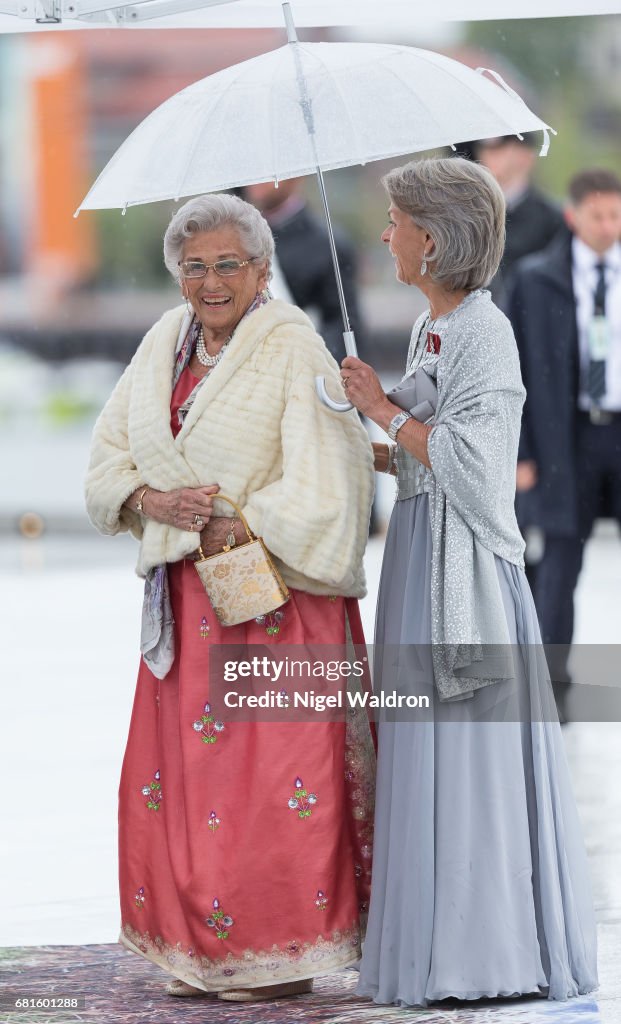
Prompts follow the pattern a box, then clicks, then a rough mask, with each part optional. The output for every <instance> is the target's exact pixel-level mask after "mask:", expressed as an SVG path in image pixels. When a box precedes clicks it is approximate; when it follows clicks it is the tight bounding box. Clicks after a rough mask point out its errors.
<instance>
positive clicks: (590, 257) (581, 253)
mask: <svg viewBox="0 0 621 1024" xmlns="http://www.w3.org/2000/svg"><path fill="white" fill-rule="evenodd" d="M572 254H573V261H574V267H575V269H576V270H577V271H589V270H594V269H595V267H596V265H597V264H598V263H605V264H606V266H607V267H609V268H610V269H611V270H621V243H619V242H615V243H614V245H611V247H610V249H607V250H606V252H605V253H603V254H601V255H600V254H599V253H597V252H595V251H594V250H593V249H591V247H590V246H588V245H586V244H585V242H583V241H582V239H581V238H578V237H577V235H574V237H573V241H572Z"/></svg>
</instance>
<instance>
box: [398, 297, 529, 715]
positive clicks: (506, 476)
mask: <svg viewBox="0 0 621 1024" xmlns="http://www.w3.org/2000/svg"><path fill="white" fill-rule="evenodd" d="M423 323H424V317H421V318H420V320H419V321H418V323H417V325H415V328H414V332H413V337H415V338H416V337H418V334H419V332H420V329H421V327H422V326H423ZM441 339H442V343H441V350H440V356H439V359H438V363H437V384H438V405H437V409H436V416H435V422H434V427H433V429H432V431H431V433H430V435H429V442H428V449H429V461H430V463H431V468H432V471H433V480H432V485H431V489H430V494H429V509H430V517H431V533H432V565H431V613H432V637H431V639H432V643H433V653H434V670H435V677H436V678H435V681H436V687H437V689H438V692H439V696H440V699H441V700H450V699H456V698H463V697H470V696H472V692H473V691H474V690H476V689H478V688H479V687H481V686H486V685H488V684H489V683H493V682H496V681H498V680H500V679H505V678H510V677H511V676H512V675H513V668H512V655H511V650H510V640H509V632H508V628H507V622H506V618H505V613H504V608H503V601H502V595H501V591H500V584H499V581H498V574H497V571H496V565H495V559H494V556H495V555H499V556H500V557H501V558H504V559H507V561H509V562H512V563H514V564H515V565H518V566H523V564H524V562H523V553H524V543H523V541H522V537H521V535H520V532H519V530H518V526H517V522H516V518H515V512H514V499H515V470H516V462H517V450H518V438H519V431H520V419H521V412H522V405H523V403H524V397H525V391H524V387H523V385H522V378H521V375H520V366H519V360H518V354H517V348H516V344H515V339H514V336H513V331H512V329H511V325H510V323H509V321H508V320H507V318H506V317H505V316H504V314H503V313H501V312H500V310H499V309H497V307H496V306H494V304H493V303H492V301H491V298H490V294H489V292H487V291H483V290H479V291H476V292H473V293H472V294H471V295H469V296H468V297H467V298H466V299H465V300H464V301H463V302H462V303H461V305H460V306H459V307H458V308H457V309H456V310H455V312H454V313H452V314H451V315H450V316H449V317H448V318H447V319H446V321H445V324H444V326H443V327H442V330H441Z"/></svg>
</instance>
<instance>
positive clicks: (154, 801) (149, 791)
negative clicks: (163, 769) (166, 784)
mask: <svg viewBox="0 0 621 1024" xmlns="http://www.w3.org/2000/svg"><path fill="white" fill-rule="evenodd" d="M141 792H142V795H143V796H145V797H148V798H149V799H148V800H147V804H146V806H147V810H149V811H159V809H160V804H161V802H162V796H163V794H162V787H161V785H160V770H159V768H158V770H157V771H156V773H155V775H154V776H153V781H152V782H149V783H148V785H146V786H143V787H142V791H141Z"/></svg>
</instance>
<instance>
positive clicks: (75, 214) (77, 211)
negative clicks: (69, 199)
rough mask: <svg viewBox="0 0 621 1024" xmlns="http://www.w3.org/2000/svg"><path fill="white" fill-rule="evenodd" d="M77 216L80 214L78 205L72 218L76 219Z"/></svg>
mask: <svg viewBox="0 0 621 1024" xmlns="http://www.w3.org/2000/svg"><path fill="white" fill-rule="evenodd" d="M79 216H80V207H79V206H78V208H77V210H76V211H75V213H74V215H73V219H74V220H77V219H78V217H79Z"/></svg>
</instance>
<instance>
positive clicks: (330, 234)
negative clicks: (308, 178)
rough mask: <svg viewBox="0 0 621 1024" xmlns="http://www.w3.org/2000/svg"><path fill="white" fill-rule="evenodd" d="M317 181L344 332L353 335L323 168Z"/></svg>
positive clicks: (318, 172)
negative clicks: (326, 227)
mask: <svg viewBox="0 0 621 1024" xmlns="http://www.w3.org/2000/svg"><path fill="white" fill-rule="evenodd" d="M317 181H318V182H319V192H320V194H321V201H322V203H323V209H324V213H325V215H326V223H327V226H328V238H329V239H330V251H331V253H332V262H333V264H334V275H335V277H336V287H337V289H338V293H339V302H340V304H341V314H342V316H343V330H344V332H345V333H346V334H350V335H352V338H353V334H352V329H351V324H350V322H349V314H348V312H347V303H346V301H345V292H344V291H343V281H342V279H341V268H340V267H339V258H338V253H337V251H336V243H335V241H334V231H333V230H332V218H331V217H330V207H329V206H328V197H327V195H326V186H325V184H324V180H323V174H322V172H321V167H319V166H318V167H317ZM348 355H356V353H355V352H353V353H351V352H348Z"/></svg>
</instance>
